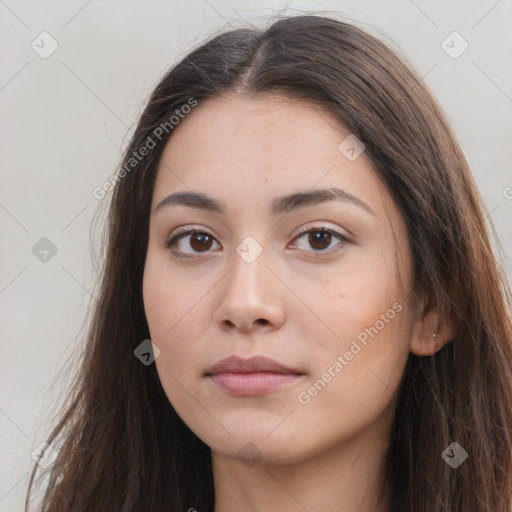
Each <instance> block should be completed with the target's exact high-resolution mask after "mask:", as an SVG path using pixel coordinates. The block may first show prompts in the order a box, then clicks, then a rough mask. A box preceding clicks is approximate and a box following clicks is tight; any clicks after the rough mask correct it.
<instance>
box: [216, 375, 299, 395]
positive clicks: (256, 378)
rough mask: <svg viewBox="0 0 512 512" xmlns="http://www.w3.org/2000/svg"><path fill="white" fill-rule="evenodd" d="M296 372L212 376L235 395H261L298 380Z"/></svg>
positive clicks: (218, 383) (226, 390)
mask: <svg viewBox="0 0 512 512" xmlns="http://www.w3.org/2000/svg"><path fill="white" fill-rule="evenodd" d="M300 377H302V375H298V374H295V373H272V372H254V373H230V372H225V373H217V374H216V375H211V376H210V378H211V379H212V380H213V382H214V383H215V384H216V385H217V386H218V387H219V388H220V389H221V390H222V391H225V392H227V393H231V394H233V395H261V394H263V393H269V392H270V391H273V390H275V389H278V388H280V387H282V386H285V385H287V384H290V383H292V382H295V381H296V380H298V379H299V378H300Z"/></svg>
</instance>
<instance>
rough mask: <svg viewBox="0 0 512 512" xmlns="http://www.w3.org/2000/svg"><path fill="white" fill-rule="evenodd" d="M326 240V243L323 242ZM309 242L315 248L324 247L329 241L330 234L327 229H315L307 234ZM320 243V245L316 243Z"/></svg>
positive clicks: (327, 245)
mask: <svg viewBox="0 0 512 512" xmlns="http://www.w3.org/2000/svg"><path fill="white" fill-rule="evenodd" d="M325 241H327V243H325ZM309 243H310V244H311V246H312V247H313V248H315V249H325V248H326V247H329V244H330V243H331V234H330V233H329V232H328V231H315V232H313V233H310V235H309ZM318 243H319V244H320V247H318V246H317V244H318Z"/></svg>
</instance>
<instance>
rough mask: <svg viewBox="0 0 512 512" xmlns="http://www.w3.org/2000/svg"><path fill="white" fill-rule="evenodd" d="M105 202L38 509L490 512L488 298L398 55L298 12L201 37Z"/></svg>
mask: <svg viewBox="0 0 512 512" xmlns="http://www.w3.org/2000/svg"><path fill="white" fill-rule="evenodd" d="M113 181H115V190H114V192H113V197H112V203H111V209H110V216H109V224H108V244H107V253H106V262H105V266H104V272H103V275H102V281H101V293H100V297H99V301H98V304H97V306H95V310H94V317H93V320H92V322H91V326H90V330H89V333H88V337H87V348H86V350H85V356H84V359H83V364H82V367H81V373H80V378H79V380H78V382H77V384H76V387H75V389H74V390H73V393H72V394H71V395H70V401H69V404H68V406H67V408H66V410H65V412H64V413H63V415H62V418H61V420H60V422H59V423H58V425H57V426H56V428H55V430H54V432H53V434H52V436H51V437H50V439H49V440H48V442H49V443H50V444H51V445H52V444H53V445H59V446H60V445H61V447H60V449H59V454H58V457H57V459H56V461H55V463H54V464H53V466H52V468H51V472H50V473H49V484H48V487H47V491H46V494H45V496H44V500H43V503H42V505H41V508H40V510H42V511H52V512H53V511H62V510H73V511H88V512H91V511H114V510H115V511H123V512H128V511H130V512H131V511H134V512H135V511H142V510H145V511H164V510H165V511H178V510H180V511H182V510H189V511H192V510H197V511H211V510H213V511H215V512H224V511H230V510H259V511H264V510H270V509H271V508H272V510H275V509H278V510H280V511H289V510H290V511H291V510H310V511H312V510H336V511H341V512H345V511H349V510H351V511H353V510H357V511H386V512H389V511H393V512H394V511H404V512H405V511H407V512H411V511H414V512H441V511H450V512H453V511H457V512H470V511H471V512H484V511H488V512H490V511H492V512H498V511H502V512H505V511H507V512H510V510H512V504H511V501H512V500H511V498H512V437H511V430H512V380H511V379H512V377H511V370H512V352H511V340H512V334H511V323H510V315H509V305H510V291H509V288H508V285H507V283H506V281H505V279H504V277H503V275H502V273H501V270H500V269H499V268H498V265H497V263H496V261H495V257H494V255H493V253H492V250H491V244H490V241H489V235H488V233H487V228H486V225H485V222H484V218H485V213H484V212H485V209H484V206H483V201H482V199H481V197H480V195H479V193H478V191H477V189H476V186H475V183H474V181H473V178H472V176H471V174H470V170H469V168H468V164H467V162H466V160H465V158H464V156H463V153H462V151H461V149H460V147H459V145H458V143H457V141H456V139H455V137H454V134H453V132H452V130H451V128H450V127H449V125H448V123H447V121H446V118H445V116H444V114H443V113H442V111H441V108H440V107H439V105H438V104H437V102H436V101H435V99H434V98H433V97H432V94H431V93H430V92H429V90H428V89H427V87H426V86H425V84H424V83H423V82H422V81H421V80H420V78H419V77H418V75H417V74H416V73H415V72H414V71H413V70H412V68H411V66H410V65H409V64H408V63H407V62H406V61H405V59H403V58H402V57H400V56H398V55H397V54H396V53H395V52H393V51H392V50H390V49H389V48H388V47H387V46H385V45H384V44H383V43H382V42H380V41H379V40H377V39H376V38H375V37H373V36H371V35H369V34H367V33H365V32H364V31H362V30H361V29H359V28H356V27H355V26H352V25H350V24H347V23H343V22H340V21H337V20H334V19H330V18H326V17H322V16H313V15H307V16H295V17H289V18H285V19H281V20H279V21H277V22H275V23H274V24H272V25H271V26H270V27H269V28H268V29H266V30H263V31H262V30H257V29H252V28H251V29H238V30H233V31H230V32H226V33H224V34H221V35H219V36H217V37H215V38H213V39H211V40H210V41H208V42H206V43H205V44H203V45H202V46H200V47H199V48H197V49H196V50H194V51H193V52H191V53H190V54H189V55H188V56H187V57H186V58H184V59H183V60H182V61H181V62H180V63H179V64H178V65H176V66H175V67H174V68H172V69H171V70H170V71H169V72H168V74H167V75H166V76H165V77H164V78H163V79H162V80H161V82H160V83H159V84H158V86H157V87H156V89H155V91H154V92H153V94H152V96H151V98H150V100H149V104H148V106H147V107H146V109H145V111H144V112H143V114H142V116H141V119H140V121H139V123H138V126H137V129H136V131H135V134H134V135H133V138H132V140H131V142H130V145H129V147H128V149H127V151H126V154H125V156H124V159H123V162H122V163H121V166H120V169H119V172H118V173H117V174H116V176H115V179H114V180H113ZM104 192H105V191H101V190H99V191H96V193H97V194H104ZM150 340H151V341H150ZM59 440H61V441H59ZM34 474H35V470H34V473H33V474H32V479H31V485H30V487H29V493H28V495H27V508H28V503H29V496H30V490H31V487H32V483H33V481H34Z"/></svg>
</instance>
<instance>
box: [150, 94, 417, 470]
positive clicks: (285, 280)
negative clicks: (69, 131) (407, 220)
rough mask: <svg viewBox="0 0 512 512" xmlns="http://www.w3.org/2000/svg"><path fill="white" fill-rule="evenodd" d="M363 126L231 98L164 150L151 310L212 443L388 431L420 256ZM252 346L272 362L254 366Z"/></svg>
mask: <svg viewBox="0 0 512 512" xmlns="http://www.w3.org/2000/svg"><path fill="white" fill-rule="evenodd" d="M349 135H350V132H349V131H347V129H346V128H345V127H344V126H343V125H341V124H340V123H339V122H338V121H337V120H336V119H335V118H334V117H332V116H331V115H330V114H329V112H328V111H326V110H324V109H322V108H321V107H319V106H317V105H314V104H309V103H306V102H304V101H302V100H296V99H289V98H285V97H282V96H278V95H267V96H263V97H261V98H259V99H247V98H242V97H233V96H230V97H228V96H225V97H221V98H216V99H214V100H210V101H207V102H204V103H203V104H199V105H198V106H197V107H196V108H195V109H194V110H193V111H192V112H191V113H190V114H189V115H188V116H187V117H186V118H185V119H183V120H181V121H180V124H179V125H178V126H177V127H176V128H175V129H174V131H173V134H172V137H171V139H170V140H169V142H168V144H167V146H166V148H165V151H164V153H163V156H162V160H161V163H160V168H159V170H158V174H157V178H156V183H155V188H154V193H153V201H152V207H151V218H150V235H149V242H148V251H147V258H146V263H145V271H144V282H143V295H144V307H145V311H146V317H147V321H148V324H149V329H150V335H151V339H152V342H153V343H154V344H155V345H156V346H157V347H158V348H159V349H160V355H159V356H158V357H157V359H156V361H155V364H156V368H157V371H158V375H159V378H160V380H161V383H162V386H163V388H164V390H165V393H166V395H167V397H168V398H169V401H170V403H171V404H172V405H173V407H174V408H175V410H176V411H177V413H178V414H179V415H180V417H181V418H182V419H183V421H184V422H185V423H186V424H187V425H188V426H189V428H190V429H191V430H192V431H193V432H194V433H195V434H196V435H197V436H198V437H199V438H201V439H202V440H203V441H204V442H205V443H206V444H207V445H209V446H210V447H211V448H212V451H213V453H217V454H221V455H222V456H227V457H230V458H233V459H236V458H251V457H252V458H258V459H259V460H261V461H262V462H267V463H269V464H281V463H294V462H299V461H301V460H306V459H308V458H310V457H313V456H316V455H319V454H321V453H325V452H327V451H329V450H332V449H334V448H336V447H339V446H342V445H344V444H345V443H349V442H352V441H354V440H355V439H357V438H360V437H361V436H364V435H367V436H370V434H371V437H372V438H373V439H375V438H379V439H380V438H382V439H385V438H386V436H388V435H389V428H390V421H391V417H392V413H393V409H394V397H395V391H396V389H397V387H398V385H399V382H400V379H401V377H402V374H403V370H404V367H405V363H406V360H407V356H408V353H409V348H410V347H409V342H410V338H411V333H412V331H413V324H414V315H413V310H412V309H411V307H410V306H409V305H408V304H409V303H408V298H407V293H408V290H409V288H410V286H411V268H412V265H411V255H410V249H409V246H408V242H407V237H406V231H405V225H404V222H403V219H402V218H401V216H400V214H399V212H398V210H397V208H396V206H395V205H394V203H393V201H392V199H391V197H390V195H389V193H388V192H387V190H386V188H385V186H384V185H383V184H382V183H381V182H380V181H379V178H378V177H377V176H376V174H375V173H374V171H373V170H372V168H371V166H370V164H369V162H368V160H367V159H366V157H365V153H364V152H363V153H362V154H361V155H360V156H358V157H357V158H354V157H355V156H357V152H358V150H359V149H361V148H360V147H359V146H357V145H356V146H354V140H353V139H348V140H347V141H345V142H343V143H342V141H344V140H345V139H346V137H347V136H349ZM340 143H342V144H341V146H340ZM351 147H353V148H354V151H352V150H351V149H350V148H351ZM320 190H324V192H322V193H320V192H319V191H320ZM333 191H338V192H333ZM177 193H190V194H202V195H203V196H194V195H190V196H188V197H185V196H181V199H180V196H177V195H174V196H173V198H174V199H173V198H169V196H170V195H172V194H177ZM204 196H208V198H207V199H208V200H205V197H204ZM184 230H185V231H184ZM187 230H191V231H193V232H192V233H190V232H189V231H187ZM398 274H400V278H399V277H398ZM404 294H406V295H404ZM230 356H234V357H237V358H239V360H235V361H234V362H233V361H232V362H231V363H230V362H228V363H226V364H225V365H221V366H220V367H217V368H216V369H212V367H214V366H215V365H216V364H217V363H218V362H219V361H221V360H223V359H225V358H228V357H230ZM253 356H261V357H265V358H269V359H270V360H271V361H270V362H269V361H263V362H262V361H261V360H260V361H257V360H255V362H254V365H252V366H251V365H250V364H249V365H245V366H244V365H243V364H242V366H240V359H242V360H247V359H249V358H252V357H253ZM237 363H238V365H237ZM277 363H278V364H279V365H281V366H278V365H277ZM265 365H267V366H265ZM215 372H218V373H215Z"/></svg>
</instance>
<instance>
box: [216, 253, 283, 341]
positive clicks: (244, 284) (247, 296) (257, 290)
mask: <svg viewBox="0 0 512 512" xmlns="http://www.w3.org/2000/svg"><path fill="white" fill-rule="evenodd" d="M266 253H267V251H265V250H264V251H263V253H262V254H261V255H260V256H259V257H258V258H257V259H256V260H255V261H253V262H251V263H248V262H247V261H245V260H244V259H243V258H242V257H241V256H239V254H238V253H236V252H234V254H233V258H232V265H231V267H230V270H229V271H228V272H227V274H226V275H225V277H224V279H223V286H220V287H219V290H218V293H219V300H218V303H217V307H216V309H215V311H214V313H213V321H214V322H215V324H216V325H218V326H219V327H220V328H221V329H222V330H223V331H230V330H237V329H238V330H240V331H243V332H244V333H248V332H251V331H253V330H254V329H262V330H268V331H272V330H275V329H278V328H279V327H280V326H281V325H282V324H283V322H284V318H285V314H284V308H283V303H282V293H283V292H284V290H285V287H284V285H283V284H282V283H281V281H280V280H279V278H278V277H277V276H276V274H275V271H273V269H272V265H271V261H270V258H267V257H266ZM269 267H270V268H269ZM271 269H272V270H271Z"/></svg>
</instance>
